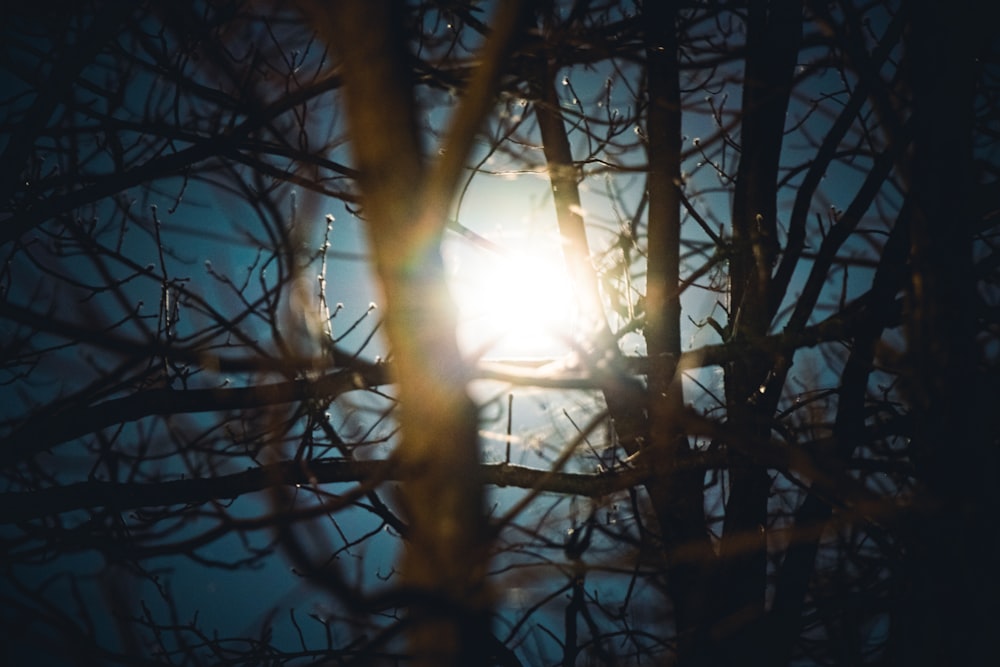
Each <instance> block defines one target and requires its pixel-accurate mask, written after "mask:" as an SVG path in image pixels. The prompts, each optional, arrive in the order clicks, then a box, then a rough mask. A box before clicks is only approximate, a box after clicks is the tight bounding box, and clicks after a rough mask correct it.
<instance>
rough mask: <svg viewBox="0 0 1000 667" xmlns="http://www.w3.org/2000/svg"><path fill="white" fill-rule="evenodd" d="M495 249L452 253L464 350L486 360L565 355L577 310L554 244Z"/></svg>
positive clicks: (511, 243)
mask: <svg viewBox="0 0 1000 667" xmlns="http://www.w3.org/2000/svg"><path fill="white" fill-rule="evenodd" d="M497 245H498V247H499V248H500V252H491V251H489V250H486V249H483V248H478V247H468V245H465V244H463V246H462V247H461V248H455V252H454V253H452V254H451V258H452V272H451V273H452V283H451V284H452V294H453V296H454V298H455V301H456V304H457V306H458V316H459V331H458V335H459V342H460V343H461V345H462V348H463V350H464V351H465V352H466V354H468V355H470V356H475V357H487V358H500V357H503V358H512V357H541V356H551V355H562V354H564V353H566V352H567V351H568V350H569V349H570V348H571V345H570V341H571V340H572V338H573V334H574V330H575V328H576V320H577V308H576V306H575V300H574V296H573V290H572V287H571V285H570V281H569V278H568V276H567V274H566V269H565V264H564V261H563V257H562V252H561V250H560V248H559V245H558V243H557V242H555V241H554V240H548V241H547V242H545V241H543V240H541V239H537V238H536V239H526V240H521V239H501V240H499V241H497Z"/></svg>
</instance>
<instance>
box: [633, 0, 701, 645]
mask: <svg viewBox="0 0 1000 667" xmlns="http://www.w3.org/2000/svg"><path fill="white" fill-rule="evenodd" d="M643 13H644V17H643V18H644V20H645V21H644V22H645V25H646V45H645V46H646V80H647V89H648V94H649V110H648V122H647V129H646V136H647V139H648V144H647V149H646V154H647V159H648V161H649V171H648V177H647V179H648V180H647V190H648V195H649V213H648V224H647V230H648V232H647V233H648V242H647V253H648V263H647V269H646V326H645V338H646V351H647V355H648V357H649V361H650V367H649V375H648V378H647V392H648V394H647V397H648V404H647V414H648V418H649V443H648V444H649V447H650V450H649V451H650V452H651V456H650V462H651V465H652V466H653V468H654V472H655V476H656V479H657V483H658V484H659V485H660V486H661V488H662V490H661V492H660V496H661V497H660V498H659V499H658V500H659V502H658V504H657V507H656V510H657V514H658V518H659V523H660V527H661V530H662V533H663V541H664V548H665V553H666V559H667V585H668V589H669V592H670V596H671V599H672V601H673V606H674V618H675V623H676V627H677V636H678V664H681V665H692V664H707V661H708V660H709V655H708V653H707V650H706V645H705V638H706V637H707V635H706V633H705V630H706V621H707V611H708V601H709V599H710V595H709V594H708V591H706V590H705V585H706V582H707V581H708V577H707V574H708V570H709V569H710V566H711V565H712V564H713V562H714V553H713V551H712V548H711V545H710V543H709V541H708V536H707V533H706V530H705V511H704V495H703V480H704V473H703V472H702V471H701V470H700V469H698V468H695V467H692V466H684V465H683V463H684V459H685V458H686V457H688V456H689V455H690V454H691V449H690V445H689V442H688V439H687V437H686V436H685V435H684V433H683V431H682V430H681V429H680V428H679V426H678V422H679V417H680V415H681V411H682V409H683V407H684V392H683V386H682V384H681V378H680V376H679V375H678V374H677V361H678V359H679V358H680V353H681V331H680V319H681V302H680V292H679V289H680V242H681V238H680V231H681V217H680V206H681V202H680V197H679V191H678V188H679V186H680V177H681V167H680V159H681V158H680V156H681V94H680V81H679V76H680V69H679V64H678V57H679V54H678V40H677V8H676V5H674V4H673V3H647V5H645V6H644V7H643Z"/></svg>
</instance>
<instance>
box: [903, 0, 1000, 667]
mask: <svg viewBox="0 0 1000 667" xmlns="http://www.w3.org/2000/svg"><path fill="white" fill-rule="evenodd" d="M976 7H977V3H975V2H970V1H966V2H955V3H950V4H948V6H947V7H946V6H944V5H943V3H939V2H932V1H930V0H921V1H918V2H914V3H913V7H912V10H913V24H912V27H911V32H910V34H909V35H908V37H909V42H908V43H907V53H908V56H909V58H910V63H911V66H912V69H911V72H910V74H911V80H910V84H911V86H912V90H913V103H914V109H913V117H912V124H913V136H914V152H913V156H912V161H911V165H912V167H911V173H910V188H911V191H912V196H913V201H914V212H913V226H912V240H911V246H910V262H911V267H912V278H911V284H910V289H909V293H908V306H909V307H908V309H907V313H908V318H907V323H906V324H907V336H908V350H907V355H908V362H909V367H910V368H911V370H912V377H910V378H909V393H910V400H911V402H912V404H913V406H912V407H913V416H914V422H915V423H914V438H913V443H912V446H913V449H914V463H915V465H916V469H917V476H918V480H919V483H920V484H921V486H922V489H921V490H922V492H923V494H924V496H923V501H924V502H923V503H922V505H921V507H922V509H923V510H924V512H923V513H922V514H921V515H920V516H919V517H913V521H914V530H913V533H912V534H911V536H910V538H911V544H910V545H909V546H910V555H909V562H908V567H907V572H908V575H909V576H908V579H909V587H910V591H911V594H912V599H910V600H908V601H907V602H906V603H904V604H905V605H906V606H905V607H904V611H903V612H902V613H901V614H900V615H901V616H903V617H904V618H905V617H909V618H908V620H909V626H908V627H904V628H903V631H904V632H905V633H906V634H907V636H909V637H910V638H911V639H910V641H908V642H906V646H907V648H909V649H910V650H911V652H910V653H909V654H908V655H906V657H905V661H906V662H907V663H908V664H915V665H921V664H922V665H942V664H969V663H974V662H976V661H977V659H978V658H977V656H981V655H987V654H989V653H991V652H995V649H994V648H993V647H992V645H987V643H986V642H987V641H989V638H987V637H986V634H987V632H988V631H989V630H988V629H989V628H991V627H994V626H995V622H996V617H997V615H996V611H995V609H996V605H995V594H996V584H997V578H996V574H995V573H994V572H995V567H996V563H995V562H993V559H994V558H995V557H996V553H997V538H996V531H995V530H990V529H986V530H984V527H985V526H988V525H989V523H990V522H992V521H995V519H996V514H995V512H996V509H997V508H996V505H997V503H996V500H995V483H996V482H995V480H996V474H997V472H998V470H997V459H996V454H995V446H996V441H995V437H993V438H991V437H989V435H988V434H987V432H986V430H985V428H983V427H982V424H983V419H984V412H985V411H986V410H989V409H995V405H990V403H989V402H988V401H989V398H988V397H989V396H990V393H991V392H990V390H989V389H988V387H987V386H986V383H985V382H984V381H983V380H982V379H981V375H980V371H979V369H978V368H977V363H978V359H977V346H976V340H975V320H974V304H975V300H976V297H975V291H976V280H975V276H974V273H973V262H972V239H973V236H974V234H975V224H974V221H973V211H972V210H971V206H970V202H971V201H972V193H973V190H972V188H973V185H974V183H975V181H976V175H975V173H974V171H973V168H972V165H973V153H972V129H971V128H972V125H973V116H972V110H973V101H974V94H975V72H976V58H975V57H976V55H977V54H976V45H977V43H979V42H980V41H981V40H982V38H983V37H984V35H983V30H982V28H981V27H980V26H981V25H982V17H981V16H980V15H979V13H977V12H976V11H975V8H976ZM993 400H996V399H995V396H994V397H993ZM988 405H989V407H987V406H988ZM917 526H919V528H918V527H917ZM905 652H906V650H905V649H904V653H905Z"/></svg>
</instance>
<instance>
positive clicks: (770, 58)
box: [716, 0, 802, 661]
mask: <svg viewBox="0 0 1000 667" xmlns="http://www.w3.org/2000/svg"><path fill="white" fill-rule="evenodd" d="M801 32H802V3H801V1H800V0H752V1H751V2H750V7H749V11H748V21H747V54H746V67H745V75H744V87H743V107H742V124H741V154H740V162H739V167H738V169H737V175H736V183H735V190H734V195H733V220H732V230H733V246H734V249H733V250H734V254H733V258H732V260H731V263H730V281H731V286H732V287H731V289H732V292H731V297H732V298H731V313H730V335H731V337H732V338H733V339H736V340H739V339H747V338H750V339H753V338H755V337H758V336H762V335H764V334H766V333H767V331H768V328H769V325H770V312H771V308H770V304H769V299H770V287H771V270H772V267H773V265H774V263H775V260H776V258H777V254H778V238H777V220H776V215H777V174H778V162H779V158H780V156H781V149H782V135H783V132H784V125H785V113H786V110H787V108H788V99H789V94H790V90H791V85H792V77H793V75H794V68H795V62H796V56H797V54H798V45H799V40H800V36H801ZM774 364H775V360H773V359H771V358H769V357H768V356H767V355H763V354H760V353H756V354H750V355H748V356H747V357H746V358H744V359H741V360H739V361H736V362H734V363H732V364H730V365H729V366H728V367H727V368H726V373H725V382H726V403H727V410H728V420H729V423H730V425H731V427H732V428H733V429H734V430H736V431H737V432H741V433H746V434H747V435H749V436H750V437H751V438H761V439H767V438H768V437H769V435H770V430H771V427H770V423H771V416H772V413H773V406H774V405H775V403H776V400H777V393H778V391H779V390H780V387H766V392H763V391H761V389H763V388H765V385H766V381H767V378H768V373H769V371H770V370H771V369H772V368H773V367H774ZM731 459H732V465H731V467H730V470H729V499H728V502H727V503H726V517H725V522H724V526H723V539H722V544H721V548H720V556H721V558H722V560H723V565H722V567H723V568H724V574H723V576H722V577H721V579H720V580H719V582H718V583H719V586H720V588H719V590H717V591H716V599H717V601H718V605H719V606H718V609H717V611H716V614H717V619H716V620H717V628H716V631H717V633H718V634H719V636H721V637H722V638H723V639H722V641H723V652H724V654H726V658H727V659H728V660H731V661H734V660H737V659H741V658H742V659H746V658H747V656H752V655H756V654H758V653H759V652H760V651H761V650H763V648H764V647H763V646H761V641H760V640H761V637H760V636H759V634H755V632H754V628H755V627H756V623H757V621H758V620H759V619H760V618H761V617H762V615H763V613H764V594H765V588H766V575H767V552H766V546H767V541H766V528H767V499H768V495H769V491H770V476H769V474H768V471H767V470H766V469H765V468H764V467H762V466H760V465H758V464H756V463H754V462H753V461H751V460H749V459H748V458H746V457H745V456H737V455H732V457H731Z"/></svg>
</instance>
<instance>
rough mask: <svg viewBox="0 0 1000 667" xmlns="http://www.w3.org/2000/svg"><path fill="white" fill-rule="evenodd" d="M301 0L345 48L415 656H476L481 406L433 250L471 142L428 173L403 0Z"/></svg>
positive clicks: (480, 603) (430, 659) (484, 630)
mask: <svg viewBox="0 0 1000 667" xmlns="http://www.w3.org/2000/svg"><path fill="white" fill-rule="evenodd" d="M304 5H305V7H306V8H307V9H308V10H309V11H311V13H312V16H313V17H314V18H315V20H316V25H317V28H318V29H319V31H320V33H321V34H322V35H323V37H324V38H325V39H326V41H327V43H328V44H329V45H330V46H331V47H332V48H333V49H334V50H335V51H337V52H338V54H339V56H340V62H341V64H342V71H343V76H344V81H345V86H346V90H345V95H346V108H347V119H348V124H349V129H350V136H351V139H352V149H353V152H354V157H355V160H356V163H357V166H358V170H359V173H360V176H359V180H360V186H361V191H362V196H363V203H364V211H365V216H366V219H367V223H368V229H369V238H370V240H371V245H372V249H373V253H374V256H375V264H376V270H377V274H378V279H379V283H380V286H381V288H382V293H383V298H384V304H385V307H386V308H385V327H386V333H387V337H388V341H389V345H390V348H391V351H392V359H393V370H394V374H395V376H394V381H395V382H396V386H397V391H398V398H399V405H400V407H399V420H400V425H401V442H400V445H399V448H398V450H397V452H396V456H397V460H398V463H399V465H400V466H401V471H402V479H403V483H402V484H401V485H400V491H399V502H400V504H401V506H402V508H403V512H404V515H405V517H406V519H407V521H408V524H409V534H408V541H407V543H406V545H405V552H404V555H403V561H402V565H401V572H402V580H403V585H404V587H405V588H406V590H407V591H408V594H409V598H408V599H407V603H408V609H407V623H408V625H407V628H408V640H409V653H410V654H411V655H412V656H413V663H412V664H415V665H428V666H430V665H455V666H456V667H457V666H458V665H471V664H484V663H485V662H486V652H487V651H488V649H487V647H488V646H489V645H490V644H489V642H488V637H489V633H488V630H489V604H488V602H489V600H488V595H487V591H486V590H485V569H486V557H487V541H486V534H485V526H486V522H485V520H484V517H483V498H482V485H481V483H480V480H479V479H478V477H477V474H476V471H477V470H478V469H479V451H478V438H477V411H476V408H475V405H474V404H473V402H472V401H471V399H470V398H469V396H468V395H467V393H466V384H467V380H468V372H467V369H466V368H465V365H464V363H463V361H462V358H461V356H460V354H459V351H458V346H457V342H456V337H455V314H454V308H453V304H452V302H451V298H450V295H449V292H448V288H447V285H446V280H445V272H444V267H443V263H442V258H441V254H440V248H439V241H440V235H441V233H442V230H443V229H444V223H445V221H446V220H447V214H448V210H447V209H448V206H449V204H450V198H451V194H452V193H451V190H450V189H449V183H450V182H451V181H452V180H454V174H453V173H452V172H454V173H457V170H458V169H459V166H460V162H461V159H462V158H463V156H464V155H465V153H464V152H463V153H462V155H459V156H454V155H451V156H449V162H448V164H446V165H445V167H447V168H444V167H442V168H438V169H436V170H435V169H434V167H441V165H439V164H435V165H429V164H427V163H426V161H425V160H424V158H423V156H422V154H421V149H420V141H419V136H418V132H417V127H416V122H415V118H416V109H415V102H414V96H413V90H412V82H411V81H410V80H409V73H408V60H409V55H408V53H407V52H406V44H407V38H406V35H405V34H404V30H403V28H402V16H401V13H402V12H403V11H404V8H403V6H402V3H401V2H393V1H391V0H384V1H368V0H358V1H346V0H345V1H344V2H338V3H334V4H332V5H329V6H327V5H323V4H322V3H319V2H317V3H314V4H309V3H304ZM361 35H363V37H359V36H361ZM477 92H479V91H477ZM487 101H488V98H487ZM484 105H485V102H484V103H483V104H480V105H479V107H483V108H485V106H484ZM475 109H476V105H473V113H472V115H475V113H476V111H475ZM480 111H481V110H480ZM464 120H465V121H467V122H465V123H464V125H463V124H462V123H458V122H456V123H455V124H454V125H455V128H453V129H454V130H455V132H457V133H459V134H462V135H463V136H461V137H459V138H458V140H456V143H458V144H459V145H458V146H455V147H453V148H454V149H455V150H456V151H463V150H464V151H467V149H468V146H467V145H463V144H467V143H468V142H469V141H471V136H472V135H473V134H474V131H475V127H476V122H475V118H466V119H464ZM449 148H451V147H449ZM456 160H458V162H455V161H456ZM453 162H455V164H454V165H453V164H451V163H453Z"/></svg>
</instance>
